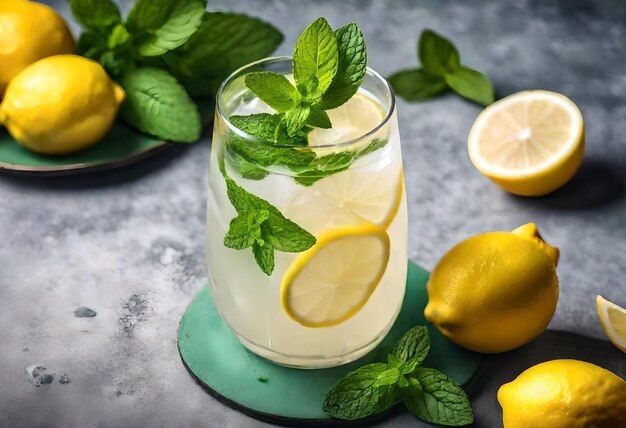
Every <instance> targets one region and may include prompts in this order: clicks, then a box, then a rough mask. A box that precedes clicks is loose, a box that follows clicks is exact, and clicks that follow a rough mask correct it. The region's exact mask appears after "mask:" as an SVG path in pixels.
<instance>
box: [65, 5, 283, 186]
mask: <svg viewBox="0 0 626 428" xmlns="http://www.w3.org/2000/svg"><path fill="white" fill-rule="evenodd" d="M70 7H71V10H72V15H73V16H74V18H75V19H76V21H77V22H78V23H79V24H80V25H81V26H82V27H83V29H84V31H83V32H82V33H81V35H80V37H79V39H78V44H77V52H78V54H79V55H82V56H85V57H87V58H91V59H93V60H95V61H98V62H100V63H101V64H102V65H103V66H104V68H105V69H106V70H107V72H108V73H109V74H110V75H111V76H112V77H113V78H114V79H115V80H117V81H119V82H120V83H121V84H122V86H123V87H124V89H125V90H126V92H127V94H128V96H127V101H126V103H125V104H131V106H129V107H124V108H123V110H122V117H123V118H124V120H125V121H126V122H127V123H128V124H129V125H130V126H133V127H134V128H137V129H139V130H140V131H142V132H146V133H150V134H152V135H154V136H156V137H158V138H162V139H167V140H172V139H174V138H182V139H180V140H178V141H181V142H190V141H195V140H197V139H198V138H199V137H200V131H201V127H198V126H196V117H197V114H196V113H197V112H196V110H197V107H194V108H191V106H190V104H189V101H190V98H189V96H188V95H187V94H191V95H192V96H196V97H197V96H206V97H213V96H214V95H215V91H216V89H217V87H218V85H219V83H220V82H221V81H222V80H223V79H224V78H225V77H226V76H227V75H228V74H230V73H231V72H233V71H234V70H236V69H237V68H239V67H241V66H242V65H244V64H247V63H249V62H251V61H254V60H256V59H259V58H262V57H265V56H268V55H269V54H271V53H272V52H273V51H274V50H275V49H276V48H277V47H278V45H279V44H280V43H281V42H282V39H283V37H282V35H281V34H280V32H279V31H278V30H276V29H275V28H274V27H272V26H271V25H269V24H266V23H264V22H262V21H260V20H258V19H255V18H251V17H248V16H245V15H238V14H230V13H209V12H206V11H205V7H206V0H179V1H172V0H137V1H136V3H135V5H134V6H133V7H132V9H131V11H130V13H129V14H128V17H127V18H126V20H123V18H122V16H121V14H120V11H119V9H118V8H117V6H116V5H115V3H113V2H112V1H111V0H70ZM146 68H151V69H161V70H162V71H163V73H160V74H158V75H157V74H156V72H152V74H154V75H156V77H155V80H154V81H150V79H151V77H150V76H149V74H150V72H145V71H143V70H145V69H146ZM135 73H138V74H140V76H137V77H133V76H132V75H133V74H135ZM164 73H165V74H164ZM166 75H167V76H168V77H164V76H166ZM173 79H175V80H177V81H178V82H180V83H181V84H182V86H181V85H179V84H178V83H176V84H175V85H174V84H173V83H172V82H173ZM138 82H140V83H138ZM129 83H130V84H131V85H132V86H131V87H126V86H125V85H126V84H129ZM183 87H184V88H183ZM174 88H175V89H174ZM183 92H184V95H183V94H182V93H183ZM172 99H175V100H178V101H180V104H179V105H178V104H171V103H170V100H172ZM196 102H197V104H198V105H200V106H202V107H203V108H208V109H212V107H213V106H212V104H211V103H205V102H203V100H196V101H192V103H193V104H196ZM293 104H294V105H295V102H294V103H293ZM162 106H165V107H163V108H162ZM206 106H208V107H206ZM207 113H209V114H207ZM188 114H190V116H189V118H187V119H184V120H183V121H182V122H180V123H178V124H175V129H173V130H171V131H170V130H169V129H168V128H167V127H168V126H169V124H171V123H174V121H173V120H167V117H171V118H173V119H178V118H182V117H184V116H186V115H188ZM207 116H211V114H210V112H209V110H206V111H204V110H203V117H207ZM161 122H162V124H160V123H161ZM183 128H187V129H186V130H185V129H183ZM241 167H242V169H244V170H246V171H247V173H251V168H249V165H246V164H244V163H243V162H242V163H241ZM256 175H258V174H256Z"/></svg>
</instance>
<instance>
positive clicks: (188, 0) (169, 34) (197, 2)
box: [126, 0, 206, 56]
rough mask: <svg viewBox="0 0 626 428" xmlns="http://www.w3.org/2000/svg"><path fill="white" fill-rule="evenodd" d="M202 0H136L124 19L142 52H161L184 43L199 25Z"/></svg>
mask: <svg viewBox="0 0 626 428" xmlns="http://www.w3.org/2000/svg"><path fill="white" fill-rule="evenodd" d="M205 10H206V0H177V1H171V0H138V1H137V3H135V6H134V7H133V8H132V9H131V11H130V13H129V14H128V18H127V19H126V26H127V28H128V30H129V31H130V33H131V34H133V35H135V36H136V38H137V45H136V47H137V50H138V52H139V53H140V54H141V55H144V56H157V55H162V54H164V53H165V52H167V51H171V50H172V49H176V48H177V47H179V46H181V45H182V44H184V43H185V42H186V41H187V40H189V38H190V37H191V36H192V35H193V34H194V33H195V32H196V31H197V30H198V28H200V24H202V18H203V16H204V12H205Z"/></svg>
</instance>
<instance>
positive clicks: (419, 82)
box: [389, 30, 494, 105]
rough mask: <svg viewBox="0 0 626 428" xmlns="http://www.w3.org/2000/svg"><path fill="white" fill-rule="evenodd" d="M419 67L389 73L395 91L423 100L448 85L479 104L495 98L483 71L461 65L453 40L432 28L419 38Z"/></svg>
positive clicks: (441, 90) (440, 91)
mask: <svg viewBox="0 0 626 428" xmlns="http://www.w3.org/2000/svg"><path fill="white" fill-rule="evenodd" d="M418 57H419V62H420V64H421V66H422V67H421V68H414V69H408V70H402V71H399V72H397V73H394V74H392V75H391V76H389V82H390V83H391V85H392V86H393V88H394V89H395V91H396V93H397V94H398V95H399V96H400V97H402V98H404V99H405V100H407V101H423V100H426V99H429V98H432V97H434V96H436V95H439V94H441V93H443V92H445V91H447V90H448V89H452V90H453V91H454V92H456V93H457V94H459V95H461V96H462V97H465V98H467V99H469V100H472V101H475V102H477V103H479V104H482V105H489V104H491V103H492V102H493V101H494V90H493V86H492V84H491V82H490V81H489V79H488V78H487V76H485V75H484V74H482V73H480V72H479V71H477V70H473V69H471V68H469V67H467V66H464V65H461V58H460V55H459V51H458V50H457V49H456V47H455V46H454V45H453V44H452V42H451V41H450V40H448V39H446V38H445V37H442V36H440V35H439V34H437V33H435V32H434V31H432V30H424V31H423V32H422V35H421V36H420V39H419V42H418Z"/></svg>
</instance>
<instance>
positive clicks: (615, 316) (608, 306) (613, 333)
mask: <svg viewBox="0 0 626 428" xmlns="http://www.w3.org/2000/svg"><path fill="white" fill-rule="evenodd" d="M596 308H597V309H598V316H599V317H600V322H601V323H602V329H603V330H604V332H605V333H606V335H607V336H608V338H609V340H610V341H611V342H613V345H615V346H617V347H618V348H619V349H620V350H621V351H623V352H626V309H624V308H621V307H619V306H617V305H616V304H615V303H613V302H609V301H608V300H606V299H605V298H604V297H602V296H600V295H598V296H596Z"/></svg>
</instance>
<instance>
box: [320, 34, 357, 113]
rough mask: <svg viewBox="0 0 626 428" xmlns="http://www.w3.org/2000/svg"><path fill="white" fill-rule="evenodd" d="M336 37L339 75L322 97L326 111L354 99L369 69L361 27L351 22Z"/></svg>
mask: <svg viewBox="0 0 626 428" xmlns="http://www.w3.org/2000/svg"><path fill="white" fill-rule="evenodd" d="M335 37H337V47H338V49H337V52H338V60H339V63H338V67H337V74H336V75H335V77H334V78H333V81H332V83H331V84H330V87H329V88H328V89H327V90H326V92H325V93H324V96H323V97H322V107H323V108H324V110H328V109H332V108H337V107H339V106H340V105H342V104H344V103H345V102H347V101H348V100H349V99H350V98H352V96H353V95H354V94H356V91H357V90H358V89H359V87H360V86H361V83H362V82H363V78H364V77H365V70H366V69H367V48H366V47H365V40H364V39H363V33H362V32H361V29H360V28H359V26H358V25H357V24H356V23H355V22H351V23H350V24H348V25H346V26H343V27H341V28H340V29H338V30H337V31H335Z"/></svg>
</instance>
